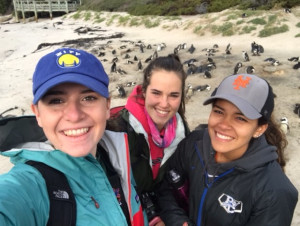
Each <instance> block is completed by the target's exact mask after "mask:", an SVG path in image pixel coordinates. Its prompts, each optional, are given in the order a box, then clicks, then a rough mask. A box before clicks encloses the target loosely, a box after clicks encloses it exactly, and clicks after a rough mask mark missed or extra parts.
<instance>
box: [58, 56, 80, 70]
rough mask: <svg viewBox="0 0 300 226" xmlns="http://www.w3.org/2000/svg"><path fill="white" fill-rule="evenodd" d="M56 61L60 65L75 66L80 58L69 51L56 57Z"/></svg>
mask: <svg viewBox="0 0 300 226" xmlns="http://www.w3.org/2000/svg"><path fill="white" fill-rule="evenodd" d="M57 62H58V64H59V65H60V66H61V67H76V66H78V65H79V63H80V60H79V58H78V57H77V56H74V55H73V54H70V53H66V54H63V55H61V56H60V57H59V58H58V60H57Z"/></svg>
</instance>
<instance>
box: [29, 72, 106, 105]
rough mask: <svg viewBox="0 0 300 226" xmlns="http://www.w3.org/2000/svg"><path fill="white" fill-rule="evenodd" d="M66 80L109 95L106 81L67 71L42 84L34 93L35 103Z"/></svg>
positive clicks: (104, 95) (103, 94) (102, 94)
mask: <svg viewBox="0 0 300 226" xmlns="http://www.w3.org/2000/svg"><path fill="white" fill-rule="evenodd" d="M66 82H70V83H78V84H81V85H83V86H86V87H88V88H90V89H91V90H93V91H95V92H97V93H99V94H100V95H101V96H103V97H105V98H108V97H109V93H108V87H107V86H106V85H105V84H104V83H102V82H99V80H96V79H94V78H92V77H89V76H87V75H82V74H77V73H70V74H68V73H66V74H60V75H58V76H56V77H53V78H51V79H50V80H48V81H46V82H45V83H44V84H43V85H41V86H40V87H39V88H38V89H37V91H36V93H35V94H34V99H33V104H36V103H37V102H38V101H39V100H40V99H41V98H42V97H43V96H44V95H45V94H46V92H47V91H48V90H49V89H51V88H52V87H54V86H57V85H59V84H62V83H66Z"/></svg>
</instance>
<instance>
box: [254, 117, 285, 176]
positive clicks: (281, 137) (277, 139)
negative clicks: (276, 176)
mask: <svg viewBox="0 0 300 226" xmlns="http://www.w3.org/2000/svg"><path fill="white" fill-rule="evenodd" d="M266 123H268V128H267V130H266V131H265V136H266V139H267V142H268V144H270V145H273V146H275V147H276V148H277V150H276V152H277V154H278V159H277V162H278V163H279V165H280V166H281V168H282V170H283V171H284V167H285V165H286V160H285V156H284V150H285V148H286V147H287V145H288V141H287V139H286V136H285V134H284V133H283V131H282V130H281V129H280V126H279V123H277V122H276V121H275V119H274V115H273V114H272V115H271V118H270V119H269V121H268V122H266V121H265V120H264V119H263V118H260V119H259V120H258V124H259V125H263V124H266Z"/></svg>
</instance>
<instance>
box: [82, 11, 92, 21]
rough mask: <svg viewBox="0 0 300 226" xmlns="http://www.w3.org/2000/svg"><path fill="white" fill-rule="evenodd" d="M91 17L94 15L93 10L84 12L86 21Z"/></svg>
mask: <svg viewBox="0 0 300 226" xmlns="http://www.w3.org/2000/svg"><path fill="white" fill-rule="evenodd" d="M91 17H92V14H91V12H89V11H87V12H85V13H84V20H85V21H88V20H90V19H91Z"/></svg>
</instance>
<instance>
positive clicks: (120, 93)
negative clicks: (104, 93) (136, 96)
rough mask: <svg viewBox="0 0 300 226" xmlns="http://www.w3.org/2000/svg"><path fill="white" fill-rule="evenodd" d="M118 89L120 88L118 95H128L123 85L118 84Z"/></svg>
mask: <svg viewBox="0 0 300 226" xmlns="http://www.w3.org/2000/svg"><path fill="white" fill-rule="evenodd" d="M117 90H118V96H119V97H122V98H123V97H126V92H125V89H124V87H123V86H122V85H118V86H117Z"/></svg>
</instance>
